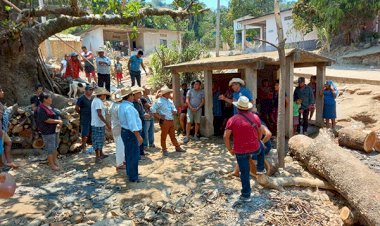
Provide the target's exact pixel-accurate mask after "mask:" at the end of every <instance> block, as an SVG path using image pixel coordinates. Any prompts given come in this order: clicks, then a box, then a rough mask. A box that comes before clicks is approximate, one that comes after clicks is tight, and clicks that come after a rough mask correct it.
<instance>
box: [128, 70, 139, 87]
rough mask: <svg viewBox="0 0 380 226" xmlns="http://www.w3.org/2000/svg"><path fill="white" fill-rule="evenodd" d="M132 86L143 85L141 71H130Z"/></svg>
mask: <svg viewBox="0 0 380 226" xmlns="http://www.w3.org/2000/svg"><path fill="white" fill-rule="evenodd" d="M130 74H131V82H132V86H135V84H136V81H137V85H138V86H140V87H141V71H130Z"/></svg>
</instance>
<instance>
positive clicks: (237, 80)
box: [228, 78, 245, 86]
mask: <svg viewBox="0 0 380 226" xmlns="http://www.w3.org/2000/svg"><path fill="white" fill-rule="evenodd" d="M233 83H240V84H241V85H242V86H244V85H245V82H244V80H243V79H241V78H233V79H231V81H230V82H229V84H228V86H232V84H233Z"/></svg>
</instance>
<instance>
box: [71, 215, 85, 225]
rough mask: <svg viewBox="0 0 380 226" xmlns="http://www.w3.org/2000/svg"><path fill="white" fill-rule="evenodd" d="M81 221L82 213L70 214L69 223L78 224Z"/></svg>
mask: <svg viewBox="0 0 380 226" xmlns="http://www.w3.org/2000/svg"><path fill="white" fill-rule="evenodd" d="M82 221H83V215H82V214H73V215H72V216H71V223H73V224H79V223H82Z"/></svg>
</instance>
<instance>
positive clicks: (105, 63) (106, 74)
mask: <svg viewBox="0 0 380 226" xmlns="http://www.w3.org/2000/svg"><path fill="white" fill-rule="evenodd" d="M97 53H98V56H97V57H96V70H97V71H98V86H99V87H106V89H107V90H108V91H110V90H111V59H110V58H108V57H106V56H105V55H104V49H103V48H99V49H98V51H97Z"/></svg>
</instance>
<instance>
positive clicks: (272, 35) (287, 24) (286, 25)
mask: <svg viewBox="0 0 380 226" xmlns="http://www.w3.org/2000/svg"><path fill="white" fill-rule="evenodd" d="M287 17H288V19H287V20H285V18H287ZM281 19H282V26H283V29H284V36H285V38H286V43H294V42H301V41H309V40H316V39H318V36H317V32H315V31H313V32H310V33H309V34H307V35H303V34H302V33H301V32H299V31H297V30H296V29H295V28H294V27H293V18H292V11H286V12H282V13H281ZM266 29H267V30H266V39H267V41H268V42H271V43H274V44H277V43H278V40H277V27H276V21H275V19H274V15H273V16H270V17H269V18H268V19H267V20H266ZM267 46H269V45H268V44H267Z"/></svg>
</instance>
